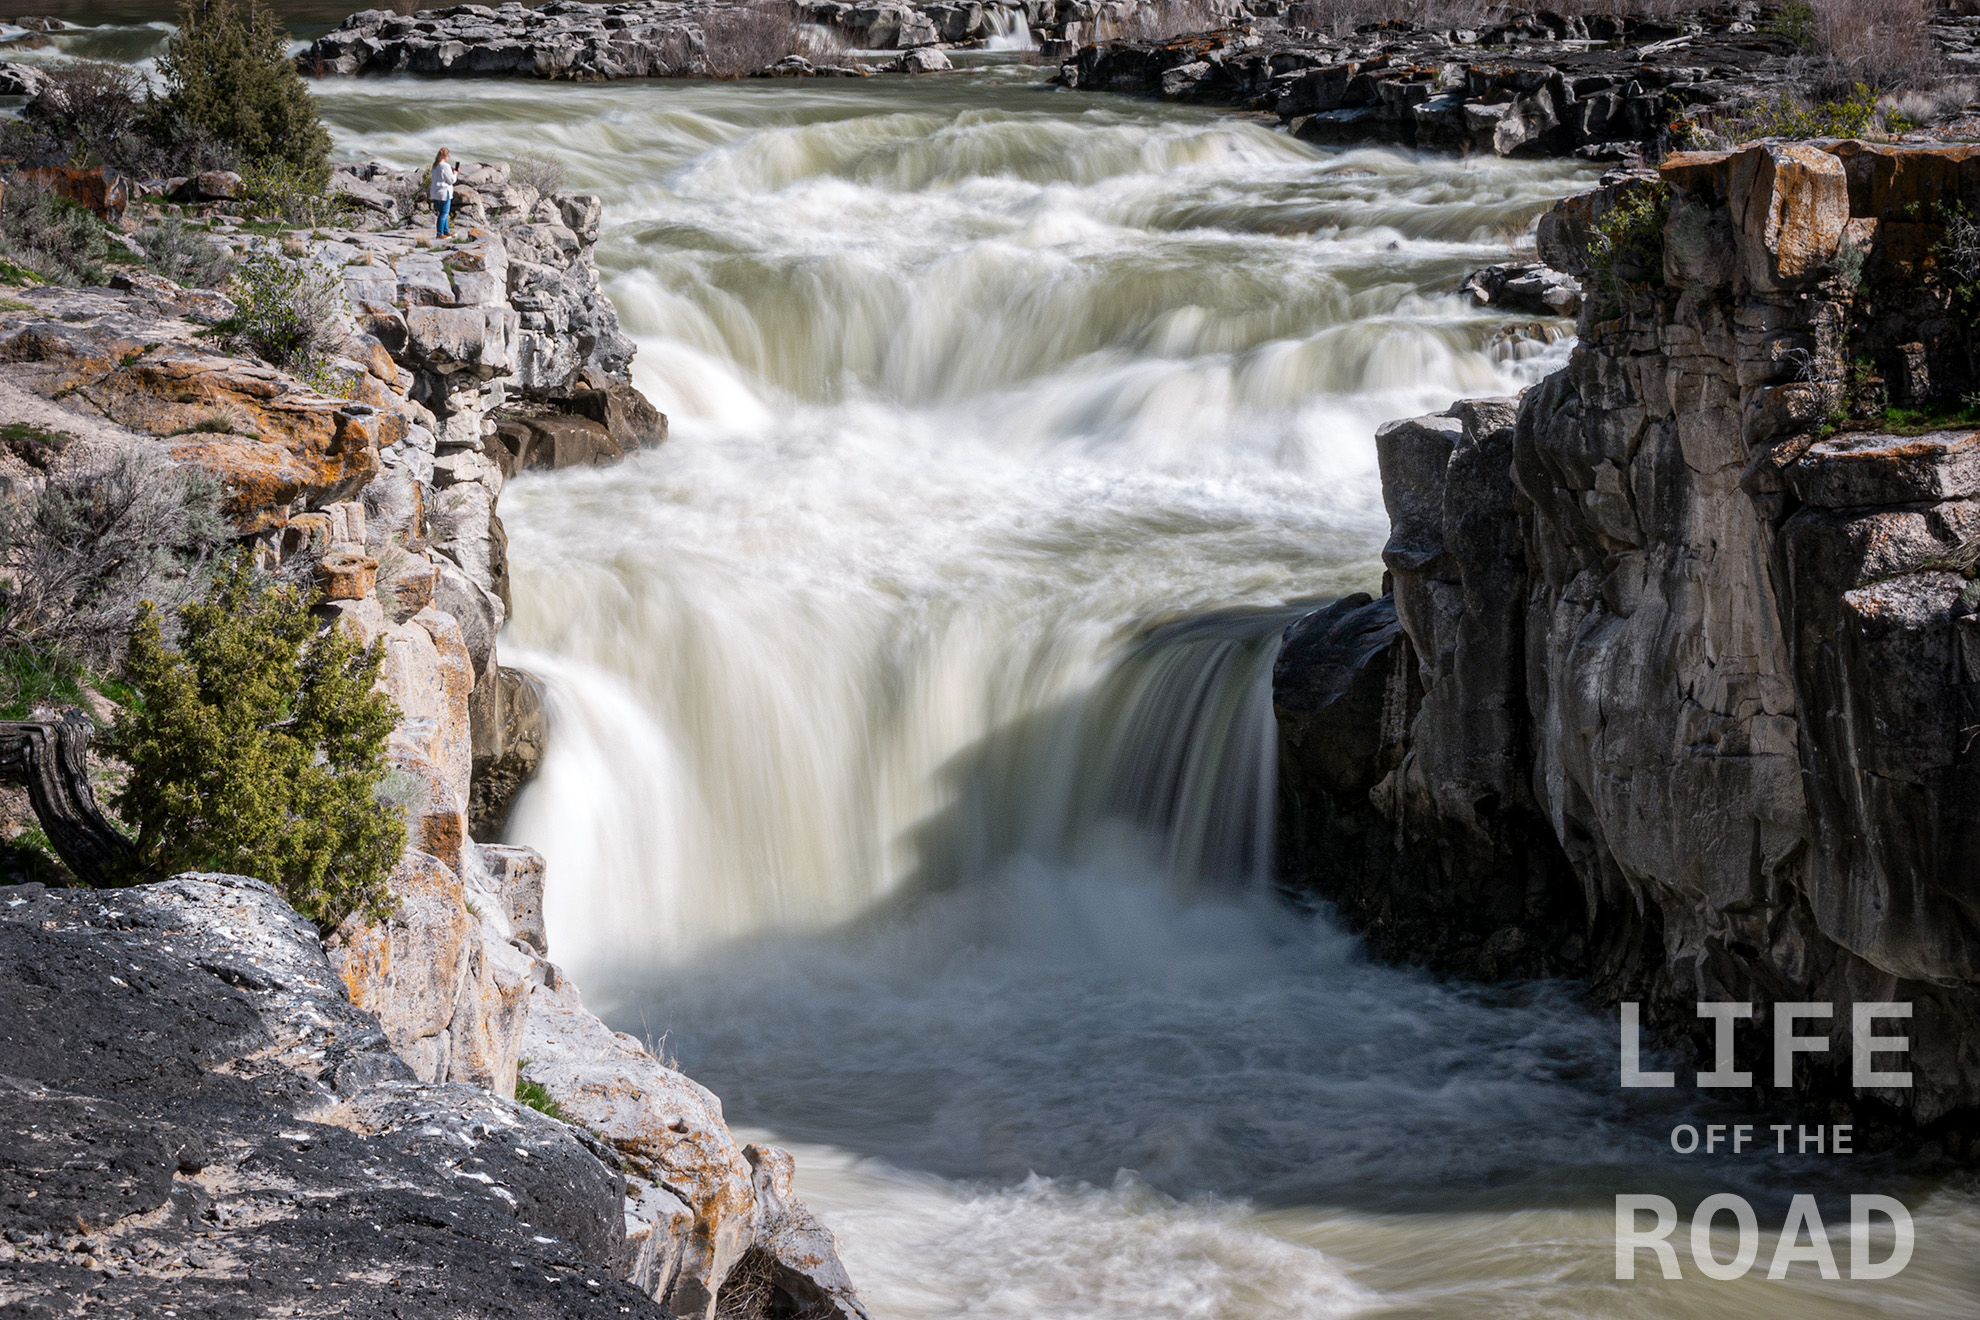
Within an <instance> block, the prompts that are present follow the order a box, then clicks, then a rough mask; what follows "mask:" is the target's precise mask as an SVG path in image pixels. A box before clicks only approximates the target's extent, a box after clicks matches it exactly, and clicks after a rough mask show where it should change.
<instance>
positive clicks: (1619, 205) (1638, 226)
mask: <svg viewBox="0 0 1980 1320" xmlns="http://www.w3.org/2000/svg"><path fill="white" fill-rule="evenodd" d="M1670 210H1671V190H1670V187H1669V186H1668V185H1666V184H1661V183H1660V184H1654V185H1651V186H1647V187H1633V188H1629V189H1627V190H1626V191H1625V192H1624V193H1623V195H1622V196H1621V197H1619V198H1618V199H1617V200H1616V204H1615V205H1614V206H1612V207H1611V208H1609V210H1608V212H1607V213H1606V214H1605V215H1603V216H1602V218H1601V219H1599V220H1597V221H1596V222H1595V232H1594V234H1593V235H1592V236H1591V237H1590V241H1589V244H1588V258H1589V265H1590V267H1591V268H1592V270H1593V271H1594V275H1595V283H1596V285H1597V286H1598V287H1599V288H1601V289H1602V291H1603V292H1605V293H1607V294H1608V295H1609V297H1610V299H1611V300H1612V301H1613V302H1614V303H1615V304H1616V306H1617V307H1618V308H1621V307H1622V306H1623V305H1624V304H1625V303H1626V302H1627V301H1628V298H1629V290H1630V288H1631V287H1632V286H1638V285H1646V284H1661V283H1663V280H1664V224H1665V222H1666V221H1667V220H1668V219H1669V218H1670Z"/></svg>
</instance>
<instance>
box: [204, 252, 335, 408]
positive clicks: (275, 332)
mask: <svg viewBox="0 0 1980 1320" xmlns="http://www.w3.org/2000/svg"><path fill="white" fill-rule="evenodd" d="M232 294H233V299H234V307H235V314H234V315H233V316H232V317H230V318H228V319H227V320H226V321H223V322H222V323H220V324H219V325H218V326H216V327H214V328H215V329H216V330H218V331H219V332H220V334H221V337H222V338H223V340H225V342H227V343H228V344H230V345H231V346H233V347H234V348H236V349H242V350H246V351H247V352H250V353H253V354H254V355H255V356H257V357H259V358H261V359H262V360H263V361H265V362H268V363H269V364H271V365H273V366H277V367H281V368H284V369H285V370H288V371H291V372H293V373H295V374H296V375H299V376H304V377H307V378H311V379H314V378H316V377H319V376H321V375H323V374H324V369H325V367H326V365H327V363H328V361H329V359H330V358H331V356H333V355H334V354H335V353H336V351H337V349H338V348H339V347H340V345H341V344H342V341H343V339H344V335H345V330H344V328H343V322H344V318H345V315H346V313H347V311H348V304H347V303H346V300H345V298H344V282H343V278H342V277H341V276H340V275H339V274H338V273H337V272H336V271H334V270H330V269H328V268H327V267H325V266H323V265H321V264H319V263H317V262H313V261H310V260H309V259H307V258H297V257H288V256H284V255H283V254H282V253H280V252H277V251H275V250H274V249H273V248H272V247H269V246H267V245H265V244H264V245H261V246H258V247H256V248H255V249H254V250H253V251H251V252H249V253H248V255H247V256H246V257H245V258H244V259H242V261H241V263H240V265H239V266H237V267H236V268H235V270H234V282H233V285H232Z"/></svg>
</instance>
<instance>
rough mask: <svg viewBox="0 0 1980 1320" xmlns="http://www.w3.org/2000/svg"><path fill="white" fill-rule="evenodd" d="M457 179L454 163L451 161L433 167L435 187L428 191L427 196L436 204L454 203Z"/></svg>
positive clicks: (444, 161)
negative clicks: (455, 180)
mask: <svg viewBox="0 0 1980 1320" xmlns="http://www.w3.org/2000/svg"><path fill="white" fill-rule="evenodd" d="M456 177H457V175H456V174H455V172H454V162H453V161H451V160H443V161H441V162H440V163H439V164H437V165H435V166H434V167H433V186H432V187H431V188H430V189H428V190H427V194H426V195H427V196H428V197H430V198H431V199H432V200H434V201H436V202H451V201H453V200H454V179H455V178H456Z"/></svg>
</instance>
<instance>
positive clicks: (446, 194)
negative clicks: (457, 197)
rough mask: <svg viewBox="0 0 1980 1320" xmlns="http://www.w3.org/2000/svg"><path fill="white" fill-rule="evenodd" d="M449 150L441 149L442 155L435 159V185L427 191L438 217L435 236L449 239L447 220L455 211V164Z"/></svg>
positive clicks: (434, 212)
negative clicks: (449, 156)
mask: <svg viewBox="0 0 1980 1320" xmlns="http://www.w3.org/2000/svg"><path fill="white" fill-rule="evenodd" d="M447 155H448V152H447V148H445V147H442V148H440V154H439V155H437V156H435V157H434V158H433V184H432V186H431V187H430V188H428V189H427V196H429V197H431V198H432V199H433V214H434V215H435V216H436V217H438V221H437V223H436V224H435V225H434V235H435V237H438V238H445V237H447V233H448V226H447V220H448V217H449V214H450V213H451V212H452V211H453V209H454V162H453V161H451V160H449V159H447Z"/></svg>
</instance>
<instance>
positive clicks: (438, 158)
mask: <svg viewBox="0 0 1980 1320" xmlns="http://www.w3.org/2000/svg"><path fill="white" fill-rule="evenodd" d="M445 159H447V148H446V147H442V148H440V154H439V155H437V156H435V157H434V158H433V163H434V164H435V165H438V164H439V163H440V162H441V161H443V160H445Z"/></svg>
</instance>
